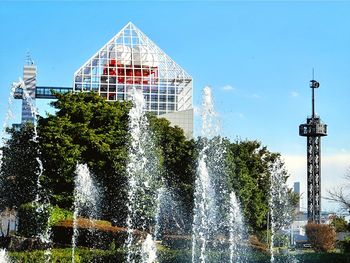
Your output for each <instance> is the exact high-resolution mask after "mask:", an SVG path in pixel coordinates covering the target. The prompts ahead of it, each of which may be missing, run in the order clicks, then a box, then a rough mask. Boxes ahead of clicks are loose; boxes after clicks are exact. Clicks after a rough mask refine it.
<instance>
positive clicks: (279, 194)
mask: <svg viewBox="0 0 350 263" xmlns="http://www.w3.org/2000/svg"><path fill="white" fill-rule="evenodd" d="M290 201H291V200H290V196H289V191H288V186H287V184H286V179H285V171H284V170H283V163H282V162H281V161H279V160H278V161H276V162H275V164H274V165H273V167H271V183H270V200H269V207H270V218H271V224H270V225H271V239H270V254H271V258H270V262H271V263H274V262H278V260H277V259H276V255H275V253H276V252H275V243H276V235H277V234H279V235H281V236H282V238H280V239H281V240H285V244H283V245H284V246H286V247H289V246H290V240H289V236H290V233H289V231H290V229H291V228H290V224H291V222H292V217H293V215H292V211H293V208H292V206H291V202H290ZM283 237H284V238H283ZM284 257H285V258H286V260H287V262H290V263H297V262H298V260H297V259H296V258H295V257H294V256H293V255H291V254H289V253H287V254H286V255H284Z"/></svg>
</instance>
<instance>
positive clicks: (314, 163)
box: [299, 80, 327, 224]
mask: <svg viewBox="0 0 350 263" xmlns="http://www.w3.org/2000/svg"><path fill="white" fill-rule="evenodd" d="M319 86H320V84H319V83H318V82H317V81H316V80H311V81H310V88H311V89H312V116H311V118H307V121H306V123H305V124H301V125H300V126H299V135H300V136H304V137H307V213H308V221H309V222H313V223H317V224H319V223H320V221H321V218H320V213H321V137H322V136H327V125H326V124H324V123H322V121H321V119H320V117H318V116H316V114H315V88H318V87H319Z"/></svg>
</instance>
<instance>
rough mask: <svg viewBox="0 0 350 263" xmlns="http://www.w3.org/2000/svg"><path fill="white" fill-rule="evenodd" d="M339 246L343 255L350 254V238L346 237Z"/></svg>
mask: <svg viewBox="0 0 350 263" xmlns="http://www.w3.org/2000/svg"><path fill="white" fill-rule="evenodd" d="M339 245H340V249H341V251H342V252H343V253H350V237H345V239H344V240H343V241H339Z"/></svg>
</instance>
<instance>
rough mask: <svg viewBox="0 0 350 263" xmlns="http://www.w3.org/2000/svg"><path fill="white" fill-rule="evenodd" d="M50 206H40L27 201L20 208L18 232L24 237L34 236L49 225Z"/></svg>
mask: <svg viewBox="0 0 350 263" xmlns="http://www.w3.org/2000/svg"><path fill="white" fill-rule="evenodd" d="M50 209H51V208H50V207H39V206H38V205H37V204H36V203H32V202H31V203H26V204H23V205H21V206H20V207H19V209H18V233H19V234H20V235H22V236H24V237H34V236H38V235H39V234H41V233H43V232H44V230H45V229H47V227H48V218H49V215H50Z"/></svg>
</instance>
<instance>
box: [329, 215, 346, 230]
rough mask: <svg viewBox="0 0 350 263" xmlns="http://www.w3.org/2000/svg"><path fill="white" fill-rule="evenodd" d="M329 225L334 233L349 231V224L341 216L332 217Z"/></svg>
mask: <svg viewBox="0 0 350 263" xmlns="http://www.w3.org/2000/svg"><path fill="white" fill-rule="evenodd" d="M330 225H331V226H332V227H333V228H334V230H335V232H347V231H350V224H349V223H348V222H347V221H346V220H345V218H344V217H342V216H333V217H332V218H331V222H330Z"/></svg>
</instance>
